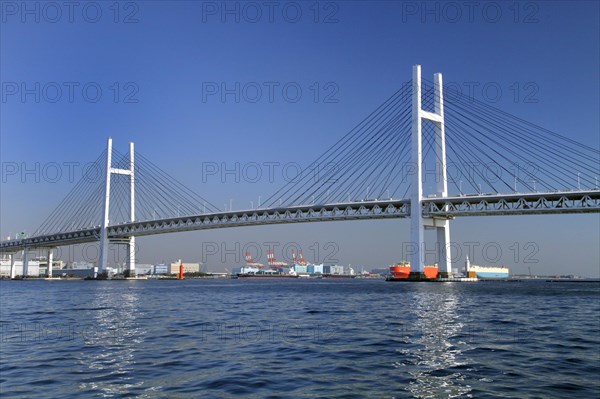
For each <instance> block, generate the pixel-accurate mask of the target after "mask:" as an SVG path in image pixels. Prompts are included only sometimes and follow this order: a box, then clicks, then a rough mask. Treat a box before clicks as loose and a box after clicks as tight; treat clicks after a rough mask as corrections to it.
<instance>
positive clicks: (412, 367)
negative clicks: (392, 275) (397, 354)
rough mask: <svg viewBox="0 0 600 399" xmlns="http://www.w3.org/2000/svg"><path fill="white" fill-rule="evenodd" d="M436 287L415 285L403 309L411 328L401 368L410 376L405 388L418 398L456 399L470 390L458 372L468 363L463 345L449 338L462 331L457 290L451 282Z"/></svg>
mask: <svg viewBox="0 0 600 399" xmlns="http://www.w3.org/2000/svg"><path fill="white" fill-rule="evenodd" d="M433 288H437V289H433ZM439 288H440V287H431V286H430V285H426V284H418V285H415V291H414V293H413V298H412V302H413V303H412V304H411V305H410V306H409V307H407V308H406V311H407V312H408V313H409V315H407V316H408V319H409V320H410V322H411V323H412V325H411V326H410V327H409V330H408V331H405V337H406V339H407V341H408V342H407V343H408V344H409V345H408V347H407V348H406V349H403V350H402V351H401V352H402V355H403V356H402V358H403V359H404V362H403V365H404V366H406V367H403V369H404V370H405V371H407V372H408V373H409V374H410V376H411V381H410V382H409V384H408V386H407V387H406V389H407V390H408V391H409V392H410V393H411V394H412V395H413V396H414V397H417V398H433V397H435V398H449V397H457V396H461V395H465V394H467V393H469V392H470V391H471V387H470V386H469V385H468V384H467V383H466V382H465V376H464V375H463V374H462V373H461V372H460V370H461V369H462V366H464V365H465V364H467V363H468V359H466V358H465V357H464V355H462V351H463V350H464V349H465V348H464V346H465V345H466V343H465V342H456V340H453V339H452V338H453V337H456V336H457V335H460V332H461V330H462V328H463V323H462V322H461V320H460V318H459V315H458V313H457V307H458V306H459V299H460V296H459V291H458V290H457V289H456V286H455V285H454V284H451V283H449V284H446V286H445V287H443V289H439ZM453 341H454V342H453Z"/></svg>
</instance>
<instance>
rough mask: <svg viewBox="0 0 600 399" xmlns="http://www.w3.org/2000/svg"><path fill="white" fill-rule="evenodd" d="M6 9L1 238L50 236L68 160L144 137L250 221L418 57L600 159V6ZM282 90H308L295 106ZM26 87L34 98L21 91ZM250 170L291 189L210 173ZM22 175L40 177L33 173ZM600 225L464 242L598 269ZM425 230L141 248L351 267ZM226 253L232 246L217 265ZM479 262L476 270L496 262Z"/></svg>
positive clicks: (502, 221) (382, 228) (474, 235)
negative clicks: (306, 258) (327, 257)
mask: <svg viewBox="0 0 600 399" xmlns="http://www.w3.org/2000/svg"><path fill="white" fill-rule="evenodd" d="M1 4H2V8H1V9H0V12H1V25H0V28H1V30H0V33H1V35H0V36H1V37H0V46H1V48H0V74H1V76H0V80H1V81H2V99H1V102H0V106H1V110H0V129H1V135H0V144H1V145H0V147H1V148H0V156H1V160H2V163H3V168H4V169H3V175H2V190H1V193H0V199H1V204H0V210H1V215H2V217H1V221H0V230H1V234H2V236H6V235H8V234H10V233H12V234H14V233H15V232H17V231H29V232H32V231H34V230H35V229H36V228H37V227H38V225H39V224H40V222H41V221H42V220H43V218H45V217H46V216H47V215H48V214H49V213H50V211H51V210H52V209H53V208H54V207H55V206H56V204H58V203H59V202H60V200H61V199H62V197H64V195H65V194H66V193H67V192H68V190H69V189H70V187H71V186H72V184H73V183H72V182H70V181H69V179H68V178H67V177H66V175H67V173H66V172H67V168H66V167H65V166H64V163H65V162H75V163H77V164H78V165H83V164H85V163H86V162H89V161H92V160H93V159H95V158H96V157H97V156H98V154H99V153H100V152H101V151H102V150H103V148H104V146H105V140H106V137H107V136H109V135H110V136H112V137H113V140H114V145H115V146H116V147H117V148H118V149H119V150H120V151H121V152H126V150H127V143H128V142H129V141H134V142H135V143H136V149H137V150H138V151H139V152H140V153H142V154H144V155H145V156H146V157H148V158H150V159H152V160H153V161H154V163H155V164H157V165H159V166H160V167H161V168H162V169H164V170H166V171H168V172H169V173H171V174H172V175H174V176H176V177H177V178H178V179H179V180H180V181H181V182H183V183H184V184H186V185H187V186H189V187H191V188H193V189H194V190H195V191H196V192H198V193H200V194H201V195H203V196H204V197H206V198H208V199H209V200H211V201H212V202H213V203H215V205H217V206H219V207H223V206H224V204H229V201H230V199H232V200H233V207H234V209H235V208H237V209H239V208H248V207H249V206H250V201H252V202H254V203H255V204H256V203H257V201H258V197H259V196H262V198H265V197H267V196H268V195H269V194H270V193H272V192H274V191H275V190H276V189H277V188H279V187H280V186H281V185H283V184H284V183H285V179H284V178H283V175H282V169H281V168H283V166H284V165H286V164H288V163H290V162H297V163H299V164H302V165H306V164H308V163H309V162H311V161H312V160H314V159H316V158H317V157H318V156H319V155H320V154H321V153H322V152H323V151H324V150H325V149H326V148H328V147H329V145H331V144H333V143H334V142H335V141H336V140H337V139H338V138H340V137H341V136H342V135H343V134H345V133H346V132H347V131H349V130H350V129H351V128H352V127H353V126H354V125H356V124H357V123H358V122H359V121H360V120H361V119H362V118H363V117H365V116H366V115H367V114H368V113H369V112H370V111H371V110H373V109H374V108H375V107H377V106H378V105H379V104H380V103H381V102H383V100H384V99H386V98H387V97H388V96H389V95H391V94H392V93H393V92H394V91H395V90H396V89H397V88H399V87H400V86H401V85H402V83H403V82H406V81H407V80H409V79H410V77H411V67H412V65H413V64H416V63H419V64H421V65H423V76H424V77H427V78H429V79H431V76H432V74H433V73H434V72H438V71H439V72H442V73H443V74H444V80H445V82H447V83H448V82H453V83H455V84H457V85H459V86H460V87H462V88H464V89H465V90H467V88H468V85H469V84H472V85H473V84H474V85H475V87H476V89H475V91H474V92H473V95H474V97H475V98H476V99H478V100H481V101H484V102H487V103H489V104H490V105H493V106H496V107H498V108H501V109H503V110H505V111H507V112H510V113H512V114H515V115H518V116H519V117H522V118H523V119H526V120H528V121H531V122H534V123H536V124H538V125H540V126H543V127H546V128H549V129H550V130H552V131H555V132H560V133H561V134H564V135H566V136H568V137H571V138H573V139H575V140H577V141H580V142H582V143H585V144H587V145H588V146H591V147H594V148H598V147H599V138H600V134H599V132H600V120H599V117H598V109H600V96H599V90H598V88H599V87H600V86H599V84H600V82H599V72H598V71H599V70H600V49H599V47H600V44H599V37H600V27H599V24H600V22H599V21H600V8H599V7H600V6H599V5H598V3H597V2H593V1H581V2H573V1H570V2H560V1H553V2H516V3H513V2H481V3H480V4H479V6H477V7H476V8H475V9H471V10H470V9H468V7H467V6H466V5H465V3H463V2H456V3H452V4H454V7H457V8H454V9H453V8H452V6H448V3H447V2H429V3H426V4H427V5H426V7H429V8H428V9H427V10H423V8H422V7H423V4H424V3H422V2H403V3H402V2H358V1H357V2H319V3H315V2H291V3H290V2H274V6H273V9H269V7H268V6H266V5H265V4H264V3H262V2H258V3H245V2H229V3H226V4H225V5H224V3H222V2H201V1H198V2H193V1H174V2H163V1H138V2H120V3H119V4H118V7H115V6H114V5H113V2H81V4H80V5H79V6H77V8H75V9H73V10H69V9H68V8H66V7H65V6H64V5H63V6H61V5H60V4H59V8H56V6H48V5H47V4H48V3H43V2H41V3H40V2H29V3H26V4H27V5H26V6H25V7H29V8H27V9H24V8H23V7H24V6H23V4H25V3H21V2H5V1H3V2H2V3H1ZM53 4H54V3H53ZM36 7H37V8H36ZM53 7H54V8H53ZM223 7H227V9H226V10H224V9H223ZM227 10H229V11H231V12H229V13H227V12H226V11H227ZM232 10H233V11H232ZM298 10H299V11H300V13H301V14H297V12H298ZM71 11H72V14H71V15H70V12H71ZM257 11H259V12H260V17H257V15H258V14H256V12H257ZM271 11H272V12H273V13H272V14H270V12H271ZM97 12H100V14H97ZM457 12H459V14H457ZM498 12H499V14H498ZM36 19H37V20H36ZM236 19H239V21H238V20H236ZM115 21H116V22H115ZM294 21H295V22H294ZM315 21H316V22H315ZM126 22H127V23H126ZM469 82H471V83H469ZM236 83H237V84H239V85H240V99H239V101H238V102H236V100H235V95H233V94H229V95H226V96H225V97H224V100H223V98H221V95H220V94H221V92H220V91H221V89H222V87H223V85H225V87H226V88H229V89H232V88H235V87H236ZM36 84H39V86H36ZM490 84H493V85H494V87H500V88H501V90H502V94H501V96H499V98H497V99H496V98H495V99H490V98H488V97H487V96H486V93H485V92H483V90H481V89H480V88H482V87H485V86H486V85H488V86H489V85H490ZM257 85H258V86H259V87H261V88H263V89H265V88H266V87H268V85H271V86H272V87H274V91H273V98H272V99H271V98H269V95H268V92H267V90H266V89H265V90H263V91H262V95H261V96H259V97H257V96H256V95H255V92H254V91H252V90H253V89H254V88H255V87H256V86H257ZM37 87H39V89H37ZM56 87H59V88H61V97H60V98H59V99H57V94H56ZM69 87H73V97H72V98H69V94H70V93H69V90H68V88H69ZM215 87H217V89H218V91H219V92H218V93H216V94H212V93H213V92H210V91H208V90H211V89H214V88H215ZM284 87H288V88H290V87H291V89H292V90H293V89H295V88H298V87H299V88H300V89H301V92H302V95H301V96H300V97H299V98H298V100H297V101H295V98H294V92H293V91H292V92H284V90H283V88H284ZM15 88H16V89H15ZM24 88H25V89H28V90H30V91H31V92H30V93H29V94H25V95H24V97H23V93H22V89H24ZM84 88H85V90H84ZM98 88H99V89H100V91H101V94H102V95H101V97H97V96H96V92H97V89H98ZM14 90H17V91H16V92H15V91H14ZM244 90H246V91H245V92H244ZM36 95H39V101H37V99H36ZM526 99H528V100H533V101H525V100H526ZM254 100H256V101H255V102H254ZM54 162H55V163H58V164H60V165H62V172H63V176H62V177H61V178H60V179H58V181H56V182H53V181H49V180H51V179H48V178H47V176H44V169H43V168H44V165H48V164H49V163H54ZM236 162H237V163H240V165H241V167H243V165H247V164H248V163H250V162H256V163H259V164H261V165H264V163H265V162H274V163H277V165H280V166H278V167H277V168H276V169H275V178H274V179H273V181H269V179H267V178H266V173H265V174H264V176H263V178H261V179H259V181H258V182H254V183H251V182H248V181H244V179H243V177H242V178H241V180H240V182H236V181H235V179H234V178H233V177H232V176H231V175H228V176H225V178H224V179H223V178H221V177H219V176H217V175H210V176H207V175H204V176H203V173H202V170H203V168H205V169H206V167H207V165H209V164H210V165H218V166H219V168H221V167H222V166H225V167H227V168H233V167H235V164H236ZM11 165H12V166H14V165H17V167H18V172H17V173H16V174H14V175H13V174H9V173H8V172H7V169H6V168H7V167H12V166H11ZM36 165H39V166H36ZM24 168H29V169H33V170H37V172H33V173H30V174H25V175H24V176H23V175H22V174H21V173H20V172H22V170H23V169H24ZM36 168H37V169H36ZM266 170H267V169H266V168H265V169H263V172H266ZM78 172H79V173H81V167H79V166H77V167H75V173H76V174H77V173H78ZM36 174H37V175H36ZM36 180H38V181H36ZM227 206H228V205H227ZM599 230H600V218H599V217H598V215H583V216H582V215H562V216H553V217H546V216H543V217H542V216H535V217H534V216H529V217H503V218H467V219H459V220H456V221H455V222H453V224H452V241H456V242H458V243H460V244H461V245H462V247H463V248H466V247H468V246H469V245H471V244H465V243H469V242H478V243H479V245H478V246H476V247H477V248H483V247H486V248H490V247H493V248H497V246H496V243H497V245H498V246H499V247H500V248H501V250H502V257H501V258H500V259H499V260H497V261H496V259H494V256H487V258H488V259H489V258H492V259H491V260H493V261H495V262H493V263H503V264H507V265H509V266H510V267H511V268H512V269H513V270H514V271H515V272H528V268H529V267H531V269H532V271H533V272H534V273H540V274H555V273H561V274H572V273H574V274H584V275H590V276H598V275H600V270H599V268H598V264H599V261H600V254H599V249H598V239H599ZM408 232H409V224H408V221H406V220H394V221H366V222H364V221H363V222H342V223H317V224H307V225H300V226H276V227H274V226H268V227H256V228H240V229H224V230H220V231H210V232H194V233H182V234H176V235H168V236H158V237H153V238H145V239H140V240H139V241H140V243H139V245H140V252H139V256H138V258H139V261H142V262H151V263H152V262H160V261H163V260H167V261H169V260H172V259H178V258H183V259H186V260H205V261H206V262H207V263H208V265H209V267H211V268H212V269H214V270H221V269H223V268H224V267H232V266H236V265H239V263H240V262H241V259H240V260H239V261H238V260H236V259H235V257H233V256H232V255H227V254H226V253H223V248H236V244H235V243H239V247H240V248H244V247H247V246H248V244H249V243H258V244H259V246H260V247H262V248H263V258H262V260H263V261H264V252H265V251H266V244H265V243H267V242H276V243H279V249H278V250H276V255H277V256H278V257H282V256H283V255H282V248H283V247H285V246H286V244H287V243H292V242H294V243H298V244H299V245H300V246H301V247H302V248H304V253H305V255H306V254H313V255H314V256H316V254H315V253H314V252H315V251H314V249H309V247H311V246H312V247H313V248H316V247H319V248H320V253H319V256H318V258H320V259H317V260H323V257H324V256H323V253H324V251H328V250H331V248H332V246H331V245H329V244H328V243H330V242H333V243H334V244H333V247H335V248H338V252H337V255H335V257H332V258H333V259H335V260H337V261H339V262H340V263H343V264H349V263H351V264H353V265H365V267H367V268H372V267H383V266H386V265H388V264H389V263H391V262H395V261H398V260H400V259H399V258H400V257H401V254H400V252H401V250H400V247H401V243H402V242H404V241H408V239H409V238H408ZM531 242H533V243H534V245H533V247H532V246H531V245H529V243H531ZM207 243H208V244H207ZM315 243H317V245H316V246H315ZM515 243H517V245H516V246H515ZM213 244H216V245H217V247H219V248H220V249H219V251H218V252H219V253H218V254H216V255H207V253H206V252H207V248H209V247H210V248H213V247H214V245H213ZM288 247H289V246H288ZM517 247H518V248H520V250H519V251H516V248H517ZM327 248H328V249H327ZM532 248H533V249H532ZM535 248H537V250H535ZM477 251H478V250H475V255H476V260H480V261H481V262H485V260H488V259H482V258H483V257H484V255H483V254H482V251H481V250H479V252H477ZM209 252H210V251H209ZM238 252H239V251H238ZM517 252H519V253H518V254H517ZM533 252H535V255H531V253H533ZM525 254H530V255H531V256H530V259H528V260H525V259H524V258H525ZM488 255H489V254H488ZM222 258H223V259H222ZM532 259H533V260H535V261H537V262H535V263H530V261H531V260H532ZM462 261H464V256H463V257H462V258H460V259H459V262H462ZM488 263H491V262H488Z"/></svg>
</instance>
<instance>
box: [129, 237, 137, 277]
mask: <svg viewBox="0 0 600 399" xmlns="http://www.w3.org/2000/svg"><path fill="white" fill-rule="evenodd" d="M127 269H128V271H129V276H130V277H135V276H136V271H135V237H129V243H128V244H127Z"/></svg>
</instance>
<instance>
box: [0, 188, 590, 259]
mask: <svg viewBox="0 0 600 399" xmlns="http://www.w3.org/2000/svg"><path fill="white" fill-rule="evenodd" d="M422 209H423V216H424V217H426V218H434V219H436V218H439V219H452V218H454V217H456V216H494V215H532V214H563V213H591V212H600V190H590V191H565V192H554V193H527V194H518V193H517V194H482V195H466V196H458V197H446V198H424V199H423V204H422ZM406 217H410V199H402V200H394V199H391V200H378V199H375V200H365V201H355V202H347V203H335V204H322V205H318V204H311V205H299V206H291V207H280V208H269V209H251V210H239V211H229V212H218V213H205V214H199V215H188V216H181V217H174V218H168V219H160V220H149V221H136V222H127V223H121V224H116V225H111V226H109V227H108V237H109V239H110V240H111V241H119V240H122V239H125V238H127V237H130V236H136V237H140V236H147V235H154V234H164V233H174V232H180V231H193V230H205V229H216V228H225V227H240V226H258V225H267V224H283V223H306V222H324V221H338V220H360V219H387V218H406ZM99 237H100V226H95V227H90V228H88V229H83V230H77V231H71V232H64V233H55V234H49V235H42V236H34V237H27V238H23V239H15V240H8V241H1V242H0V253H3V252H4V253H10V252H17V251H20V250H23V249H24V248H29V249H33V248H44V247H56V246H63V245H71V244H81V243H88V242H95V241H98V240H99Z"/></svg>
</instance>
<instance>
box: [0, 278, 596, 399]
mask: <svg viewBox="0 0 600 399" xmlns="http://www.w3.org/2000/svg"><path fill="white" fill-rule="evenodd" d="M0 308H1V315H0V318H1V320H0V321H1V326H2V330H1V332H2V336H1V353H0V359H1V368H0V396H1V397H3V398H80V397H86V398H94V397H114V398H121V397H123V398H125V397H127V398H129V397H141V398H199V397H207V398H213V397H214V398H229V397H251V398H252V397H254V398H299V397H310V398H331V397H337V398H354V397H380V398H411V397H415V398H433V397H437V398H448V397H473V398H485V397H514V398H524V397H531V398H534V397H535V398H550V397H563V398H575V397H581V398H591V397H598V396H599V394H600V382H599V378H598V377H599V375H600V285H599V284H593V283H592V284H587V283H581V284H580V283H577V284H575V283H463V284H451V283H450V284H433V283H387V282H384V281H378V280H339V281H338V280H320V281H315V280H313V281H247V280H186V281H113V282H106V281H104V282H96V281H55V282H48V281H2V282H1V283H0Z"/></svg>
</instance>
